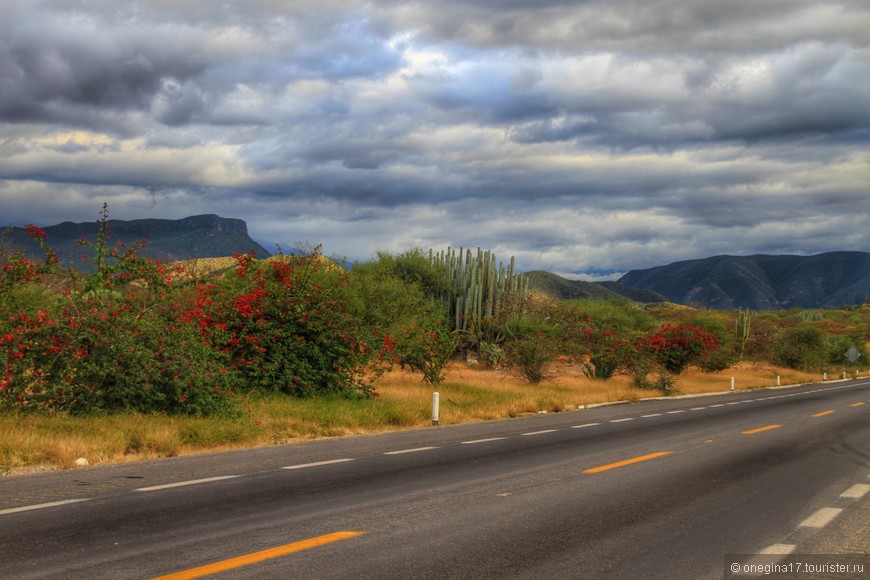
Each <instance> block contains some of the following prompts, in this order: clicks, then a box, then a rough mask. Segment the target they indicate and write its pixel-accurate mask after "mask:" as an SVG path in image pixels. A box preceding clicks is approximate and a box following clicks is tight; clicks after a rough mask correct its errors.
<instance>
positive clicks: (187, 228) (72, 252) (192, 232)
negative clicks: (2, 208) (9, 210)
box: [0, 214, 270, 267]
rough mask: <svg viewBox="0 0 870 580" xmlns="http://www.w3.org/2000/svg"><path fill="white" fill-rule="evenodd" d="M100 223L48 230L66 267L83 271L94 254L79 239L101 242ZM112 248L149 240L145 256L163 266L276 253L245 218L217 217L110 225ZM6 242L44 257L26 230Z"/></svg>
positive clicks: (4, 239)
mask: <svg viewBox="0 0 870 580" xmlns="http://www.w3.org/2000/svg"><path fill="white" fill-rule="evenodd" d="M99 227H100V226H99V223H97V222H90V223H73V222H63V223H61V224H58V225H55V226H47V227H45V228H42V229H43V230H44V231H45V233H46V234H47V236H48V237H47V238H46V244H47V245H48V246H49V247H51V248H52V249H54V251H55V253H56V254H57V256H58V258H59V259H60V261H61V263H62V264H63V265H64V266H68V267H79V266H80V264H81V259H80V258H81V256H82V254H88V253H89V250H87V249H86V248H83V247H82V246H81V245H80V244H79V243H77V240H79V239H81V238H87V239H88V240H90V241H91V242H94V241H96V239H97V234H98V233H99ZM108 229H109V231H110V232H111V240H110V245H114V243H115V242H116V241H119V242H123V243H125V244H127V245H128V246H130V245H133V244H135V243H136V242H139V241H140V240H145V241H146V245H145V247H144V249H143V250H142V252H141V254H142V255H143V256H147V257H149V258H154V259H159V260H162V261H172V260H186V259H192V258H216V257H221V256H230V255H232V254H233V253H235V252H240V253H247V252H250V251H253V252H255V253H256V255H257V256H258V257H261V258H263V257H267V256H269V255H270V253H269V252H268V251H267V250H266V249H265V248H263V247H262V246H261V245H260V244H258V243H257V242H255V241H254V240H252V239H251V238H250V237H249V236H248V226H247V225H246V224H245V222H244V221H242V220H239V219H230V218H222V217H219V216H216V215H213V214H209V215H198V216H191V217H186V218H183V219H179V220H166V219H141V220H130V221H123V220H114V219H113V220H109V222H108ZM4 234H5V235H4V236H3V237H2V238H0V244H2V245H3V246H5V247H7V248H21V249H23V250H24V251H25V252H26V253H27V254H29V255H38V254H39V248H38V246H37V245H36V243H35V242H34V241H33V240H31V239H30V238H28V237H27V236H26V235H25V233H24V229H23V228H8V230H6V232H4Z"/></svg>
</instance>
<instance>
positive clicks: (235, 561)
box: [154, 532, 365, 580]
mask: <svg viewBox="0 0 870 580" xmlns="http://www.w3.org/2000/svg"><path fill="white" fill-rule="evenodd" d="M364 533H365V532H335V533H333V534H326V535H324V536H318V537H316V538H309V539H307V540H301V541H299V542H293V543H292V544H285V545H283V546H276V547H274V548H268V549H266V550H260V551H259V552H253V553H251V554H245V555H244V556H237V557H235V558H230V559H229V560H221V561H220V562H214V563H213V564H206V565H205V566H199V567H198V568H191V569H189V570H182V571H181V572H175V573H173V574H167V575H166V576H159V577H158V578H154V580H189V579H191V578H200V577H202V576H208V575H210V574H217V573H219V572H226V571H227V570H232V569H234V568H241V567H242V566H250V565H251V564H256V563H257V562H262V561H264V560H270V559H272V558H280V557H281V556H286V555H287V554H293V553H294V552H301V551H302V550H308V549H310V548H316V547H317V546H323V545H325V544H331V543H332V542H338V541H339V540H346V539H348V538H353V537H355V536H359V535H362V534H364Z"/></svg>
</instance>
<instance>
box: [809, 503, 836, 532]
mask: <svg viewBox="0 0 870 580" xmlns="http://www.w3.org/2000/svg"><path fill="white" fill-rule="evenodd" d="M842 511H843V510H841V509H840V508H832V507H826V508H822V509H820V510H819V511H817V512H816V513H814V514H813V515H811V516H810V517H808V518H807V519H805V520H804V521H802V522H801V525H800V527H802V528H824V527H825V526H827V525H828V524H829V523H831V522H832V521H833V520H834V518H836V517H837V516H838V515H840V512H842Z"/></svg>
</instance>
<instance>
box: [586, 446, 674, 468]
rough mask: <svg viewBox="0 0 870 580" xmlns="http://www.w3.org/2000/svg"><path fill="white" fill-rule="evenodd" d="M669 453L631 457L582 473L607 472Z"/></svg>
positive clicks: (662, 452) (669, 452) (660, 452)
mask: <svg viewBox="0 0 870 580" xmlns="http://www.w3.org/2000/svg"><path fill="white" fill-rule="evenodd" d="M671 453H673V452H672V451H659V452H657V453H650V454H648V455H641V456H640V457H632V458H631V459H625V460H623V461H617V462H616V463H608V464H607V465H600V466H598V467H592V468H590V469H586V470H584V471H583V473H600V472H602V471H607V470H608V469H616V468H617V467H623V466H625V465H631V464H632V463H640V462H641V461H648V460H650V459H655V458H656V457H662V456H664V455H670V454H671Z"/></svg>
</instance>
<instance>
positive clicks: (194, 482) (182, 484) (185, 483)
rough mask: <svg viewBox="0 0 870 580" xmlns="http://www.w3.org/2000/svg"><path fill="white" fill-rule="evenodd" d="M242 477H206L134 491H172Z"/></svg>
mask: <svg viewBox="0 0 870 580" xmlns="http://www.w3.org/2000/svg"><path fill="white" fill-rule="evenodd" d="M236 477H241V476H239V475H220V476H218V477H206V478H203V479H191V480H188V481H179V482H177V483H167V484H165V485H152V486H151V487H140V488H137V489H134V490H133V491H158V490H161V489H172V488H173V487H186V486H188V485H197V484H200V483H209V482H212V481H221V480H223V479H233V478H236Z"/></svg>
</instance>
